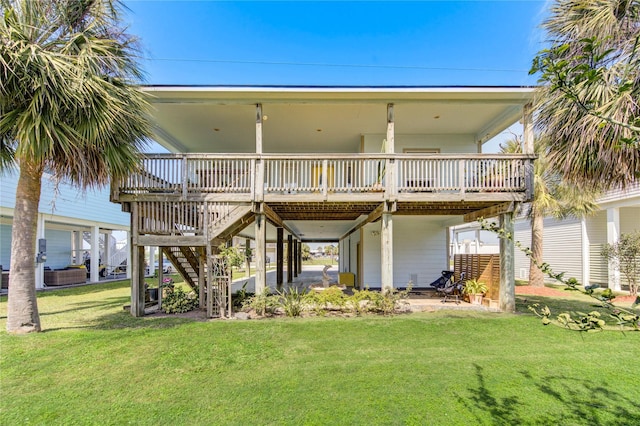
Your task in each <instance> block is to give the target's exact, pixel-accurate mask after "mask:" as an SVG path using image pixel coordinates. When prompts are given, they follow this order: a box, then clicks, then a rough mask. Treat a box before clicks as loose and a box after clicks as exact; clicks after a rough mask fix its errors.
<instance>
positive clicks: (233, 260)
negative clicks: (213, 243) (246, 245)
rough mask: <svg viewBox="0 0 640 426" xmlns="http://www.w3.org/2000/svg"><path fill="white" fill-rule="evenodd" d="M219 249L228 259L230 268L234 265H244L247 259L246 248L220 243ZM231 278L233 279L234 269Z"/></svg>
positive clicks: (237, 266)
mask: <svg viewBox="0 0 640 426" xmlns="http://www.w3.org/2000/svg"><path fill="white" fill-rule="evenodd" d="M219 250H220V255H221V256H223V257H224V258H225V259H226V261H227V265H229V267H230V268H233V267H234V266H235V267H236V268H240V267H242V264H243V263H244V260H245V255H244V250H240V249H238V247H233V246H231V247H226V246H225V245H224V244H222V245H220V247H219ZM231 278H232V279H233V269H232V270H231Z"/></svg>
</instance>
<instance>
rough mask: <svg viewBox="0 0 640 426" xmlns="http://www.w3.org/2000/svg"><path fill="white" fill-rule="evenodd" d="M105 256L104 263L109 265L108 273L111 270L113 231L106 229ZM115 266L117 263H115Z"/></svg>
mask: <svg viewBox="0 0 640 426" xmlns="http://www.w3.org/2000/svg"><path fill="white" fill-rule="evenodd" d="M103 234H104V253H103V256H104V258H103V259H102V263H104V264H105V265H106V267H107V270H106V273H109V272H111V266H112V265H111V231H105V232H104V233H103ZM114 266H115V265H114Z"/></svg>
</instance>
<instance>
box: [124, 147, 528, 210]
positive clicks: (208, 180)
mask: <svg viewBox="0 0 640 426" xmlns="http://www.w3.org/2000/svg"><path fill="white" fill-rule="evenodd" d="M533 158H534V157H533V156H530V155H509V154H447V155H445V154H277V155H276V154H264V155H256V154H225V155H220V154H215V155H214V154H152V155H147V156H146V157H145V158H144V159H143V161H142V170H141V171H140V172H138V173H135V174H132V175H131V176H129V177H128V178H127V179H126V180H124V181H123V182H121V183H120V184H119V185H116V186H115V187H114V188H112V190H113V193H114V194H116V197H117V194H175V195H180V194H182V195H183V196H185V197H187V196H188V195H190V194H207V193H229V194H250V195H251V199H253V198H254V197H255V196H257V195H261V194H276V193H277V194H292V195H294V194H304V193H307V194H308V193H316V192H321V193H325V194H326V193H327V192H331V193H368V192H380V191H382V190H384V191H386V192H387V193H403V192H404V193H410V192H530V191H531V189H532V188H531V187H532V185H533V181H532V173H533ZM258 198H259V197H258Z"/></svg>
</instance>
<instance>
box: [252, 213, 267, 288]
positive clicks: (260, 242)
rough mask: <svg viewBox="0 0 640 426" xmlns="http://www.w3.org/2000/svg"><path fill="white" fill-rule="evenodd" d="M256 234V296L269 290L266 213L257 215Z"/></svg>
mask: <svg viewBox="0 0 640 426" xmlns="http://www.w3.org/2000/svg"><path fill="white" fill-rule="evenodd" d="M254 226H255V234H256V277H255V283H256V288H255V292H256V294H262V293H264V291H265V289H266V288H267V270H266V267H265V264H266V263H265V260H266V259H265V258H266V255H267V254H266V253H267V220H266V217H265V215H264V213H258V214H256V219H255V225H254Z"/></svg>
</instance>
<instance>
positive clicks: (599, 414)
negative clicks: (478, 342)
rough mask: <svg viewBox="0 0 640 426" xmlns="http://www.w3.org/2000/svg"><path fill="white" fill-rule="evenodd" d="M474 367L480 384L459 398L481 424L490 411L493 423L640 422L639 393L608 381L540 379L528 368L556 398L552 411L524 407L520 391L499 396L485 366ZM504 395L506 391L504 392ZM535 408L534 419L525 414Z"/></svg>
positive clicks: (535, 381)
mask: <svg viewBox="0 0 640 426" xmlns="http://www.w3.org/2000/svg"><path fill="white" fill-rule="evenodd" d="M474 367H475V369H476V379H477V382H478V384H477V386H476V387H473V388H469V389H468V391H469V394H468V395H465V396H462V395H459V396H458V401H459V402H460V403H461V404H462V405H464V406H465V407H466V408H467V409H468V410H469V412H470V413H471V414H472V415H473V416H474V417H476V419H477V422H478V424H482V423H484V422H485V421H486V415H487V413H488V414H489V415H490V416H491V422H492V424H497V425H514V424H520V425H547V424H588V425H596V426H597V425H603V426H604V425H607V426H616V425H619V426H623V425H631V424H640V402H639V401H637V400H636V395H635V394H634V395H626V394H623V393H620V392H617V391H616V390H615V388H614V387H613V386H612V385H611V384H609V383H607V382H600V383H593V382H591V381H590V380H587V379H584V378H577V377H571V376H564V375H552V376H543V377H538V378H536V377H534V376H533V375H531V374H530V373H529V372H528V371H521V372H520V374H522V376H523V377H524V378H525V379H527V380H528V381H529V382H530V383H531V384H532V385H533V386H534V387H535V388H537V390H538V391H539V392H540V393H541V394H544V395H546V396H548V397H551V398H552V399H554V400H555V401H556V403H557V406H559V409H556V410H555V412H549V411H550V408H549V407H544V405H543V404H541V405H540V406H539V407H524V406H523V404H524V403H523V402H522V398H520V397H518V395H516V394H513V395H503V396H499V395H498V394H497V392H494V391H492V390H491V389H490V388H489V387H488V386H487V384H486V379H485V374H484V372H483V368H482V367H481V366H479V365H477V364H474ZM500 394H504V392H503V391H500ZM545 408H546V409H547V410H545ZM531 411H536V412H538V413H539V414H538V416H537V417H535V418H531V416H529V415H527V414H523V413H525V412H531ZM545 411H546V412H545ZM525 416H526V417H525Z"/></svg>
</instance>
